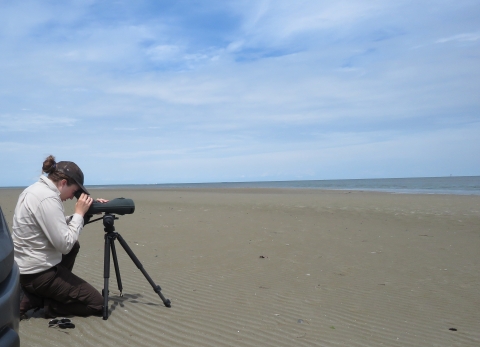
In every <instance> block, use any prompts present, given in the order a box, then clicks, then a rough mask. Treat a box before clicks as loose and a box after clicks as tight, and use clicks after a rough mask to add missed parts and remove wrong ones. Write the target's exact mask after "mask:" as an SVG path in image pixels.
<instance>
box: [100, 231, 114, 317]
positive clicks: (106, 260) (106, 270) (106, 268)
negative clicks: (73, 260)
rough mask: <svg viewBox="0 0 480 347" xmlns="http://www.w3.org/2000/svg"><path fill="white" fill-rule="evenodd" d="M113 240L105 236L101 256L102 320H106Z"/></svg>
mask: <svg viewBox="0 0 480 347" xmlns="http://www.w3.org/2000/svg"><path fill="white" fill-rule="evenodd" d="M112 242H113V240H112V239H111V238H110V236H109V235H108V234H105V252H104V256H103V292H102V294H103V319H104V320H107V319H108V279H109V278H110V243H112Z"/></svg>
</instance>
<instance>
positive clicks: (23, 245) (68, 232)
mask: <svg viewBox="0 0 480 347" xmlns="http://www.w3.org/2000/svg"><path fill="white" fill-rule="evenodd" d="M82 229H83V217H82V216H81V215H79V214H74V215H73V216H68V217H65V214H64V207H63V203H62V200H61V199H60V192H59V190H58V189H57V187H56V186H55V184H54V183H53V182H52V181H51V180H50V179H49V178H47V177H45V176H40V179H39V180H38V182H36V183H34V184H32V185H31V186H30V187H28V188H27V189H25V190H24V191H23V192H22V194H20V197H19V198H18V202H17V206H16V208H15V214H14V216H13V226H12V238H13V245H14V254H15V261H16V262H17V264H18V267H19V268H20V274H34V273H38V272H42V271H44V270H48V269H50V268H51V267H53V266H55V265H57V264H58V263H60V261H61V260H62V254H67V253H68V252H70V250H71V249H72V247H73V245H74V244H75V242H76V241H77V240H78V237H79V235H80V232H81V231H82Z"/></svg>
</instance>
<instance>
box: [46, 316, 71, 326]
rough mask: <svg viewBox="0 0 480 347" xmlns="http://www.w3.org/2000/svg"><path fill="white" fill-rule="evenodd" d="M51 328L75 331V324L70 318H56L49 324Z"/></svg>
mask: <svg viewBox="0 0 480 347" xmlns="http://www.w3.org/2000/svg"><path fill="white" fill-rule="evenodd" d="M48 327H49V328H54V327H59V328H60V329H73V328H75V324H73V323H72V321H71V320H70V319H68V318H56V319H52V320H51V321H50V322H48Z"/></svg>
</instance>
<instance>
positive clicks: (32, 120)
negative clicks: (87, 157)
mask: <svg viewBox="0 0 480 347" xmlns="http://www.w3.org/2000/svg"><path fill="white" fill-rule="evenodd" d="M76 122H77V120H76V119H73V118H68V117H61V118H59V117H52V116H45V115H39V114H32V113H25V114H17V115H15V116H12V115H8V114H7V115H0V132H12V131H15V132H39V131H45V130H52V131H53V130H54V131H59V130H58V129H59V128H62V127H73V126H74V125H75V123H76Z"/></svg>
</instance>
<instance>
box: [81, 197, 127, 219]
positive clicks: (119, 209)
mask: <svg viewBox="0 0 480 347" xmlns="http://www.w3.org/2000/svg"><path fill="white" fill-rule="evenodd" d="M133 212H135V203H134V202H133V200H132V199H125V198H116V199H113V200H110V201H109V202H104V203H101V202H97V201H94V202H93V203H92V205H91V206H90V208H89V209H88V211H87V212H86V213H85V215H86V216H88V215H94V214H98V213H112V214H120V215H124V214H132V213H133Z"/></svg>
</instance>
